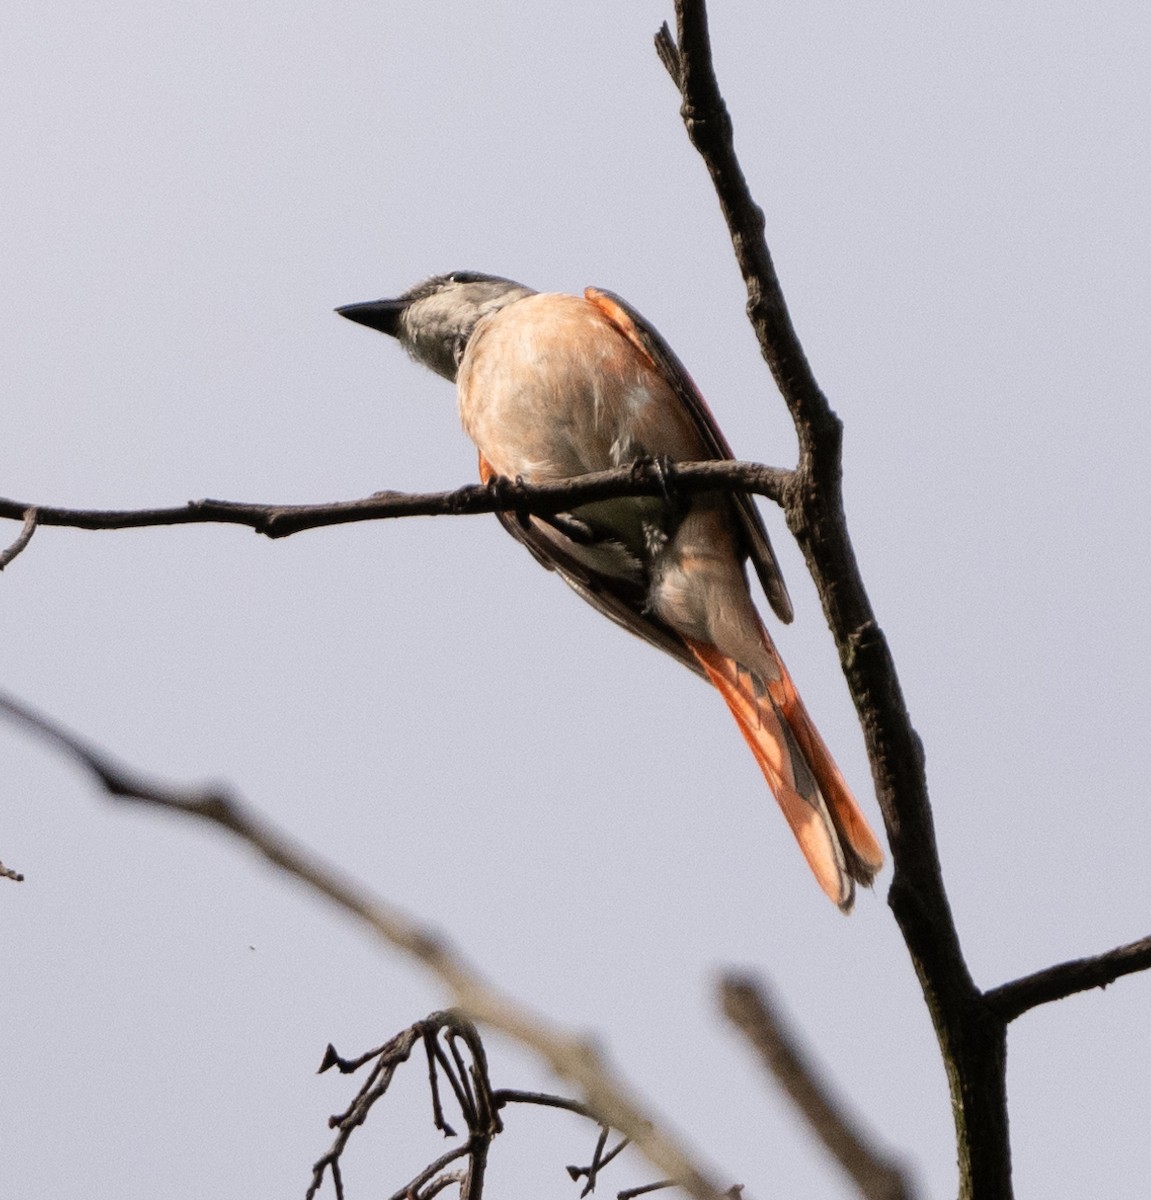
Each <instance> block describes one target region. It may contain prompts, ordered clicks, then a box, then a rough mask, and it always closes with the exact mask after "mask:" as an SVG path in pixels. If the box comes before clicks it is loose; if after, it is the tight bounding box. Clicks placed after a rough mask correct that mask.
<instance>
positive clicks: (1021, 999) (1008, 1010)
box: [984, 937, 1151, 1021]
mask: <svg viewBox="0 0 1151 1200" xmlns="http://www.w3.org/2000/svg"><path fill="white" fill-rule="evenodd" d="M1149 968H1151V937H1145V938H1140V939H1139V941H1137V942H1128V944H1127V945H1126V946H1116V947H1115V949H1114V950H1108V951H1107V952H1106V953H1105V954H1096V955H1094V956H1093V957H1092V958H1076V959H1073V960H1072V961H1070V962H1065V963H1058V964H1057V965H1056V966H1054V967H1046V968H1045V969H1044V970H1042V971H1036V972H1035V973H1034V974H1033V975H1025V976H1024V977H1023V978H1022V979H1016V980H1013V981H1012V982H1011V983H1004V984H1002V985H1000V986H999V987H997V988H992V989H991V991H989V992H985V993H984V1000H986V1002H987V1004H988V1005H989V1006H990V1007H991V1008H992V1009H993V1010H994V1011H995V1012H996V1013H997V1014H998V1015H999V1016H1000V1017H1001V1018H1002V1019H1003V1020H1004V1021H1014V1020H1015V1018H1016V1017H1019V1016H1022V1015H1023V1014H1024V1013H1025V1012H1027V1011H1028V1010H1029V1009H1032V1008H1038V1007H1039V1005H1040V1004H1050V1003H1051V1002H1052V1001H1054V1000H1065V999H1066V998H1067V997H1068V996H1074V995H1075V994H1076V993H1077V992H1087V991H1090V990H1091V989H1092V988H1105V987H1106V986H1107V985H1108V984H1109V983H1114V982H1115V980H1116V979H1119V978H1121V977H1122V976H1124V975H1134V974H1135V973H1136V972H1137V971H1146V970H1148V969H1149Z"/></svg>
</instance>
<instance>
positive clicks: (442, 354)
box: [336, 271, 535, 382]
mask: <svg viewBox="0 0 1151 1200" xmlns="http://www.w3.org/2000/svg"><path fill="white" fill-rule="evenodd" d="M532 295H535V293H534V292H533V291H532V289H531V288H527V287H524V286H523V284H522V283H515V282H514V281H513V280H511V279H502V278H500V276H498V275H481V274H480V273H479V272H478V271H453V272H452V273H451V274H450V275H435V276H433V277H432V278H431V279H426V280H424V282H423V283H417V284H416V286H415V287H413V288H409V289H408V290H407V291H406V292H404V294H403V295H402V296H399V297H397V298H396V299H395V300H369V301H368V302H367V303H366V304H348V305H345V306H344V307H343V308H337V309H336V312H338V313H339V314H340V316H341V317H347V318H348V320H349V321H358V322H359V323H360V324H361V325H367V326H369V328H371V329H378V330H380V332H381V333H388V334H391V336H392V337H394V338H397V339H398V340H399V343H400V345H401V346H403V348H404V349H405V350H406V351H407V352H408V353H409V354H410V355H411V356H412V358H414V359H415V360H416V362H419V363H423V364H424V366H425V367H430V368H431V369H432V370H433V371H435V372H436V374H437V375H442V376H443V377H444V378H445V379H450V380H452V381H453V382H454V381H455V378H456V368H457V367H458V366H459V363H460V359H461V358H462V357H463V354H464V349H465V347H466V346H467V344H468V338H470V337H471V336H472V330H473V329H475V327H476V325H477V324H478V323H479V322H480V321H481V320H482V319H483V318H484V317H486V316H488V315H490V314H491V313H494V312H498V311H499V310H500V309H501V308H504V307H505V306H506V305H508V304H514V303H515V301H517V300H522V299H523V298H524V297H525V296H532Z"/></svg>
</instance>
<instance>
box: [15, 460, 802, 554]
mask: <svg viewBox="0 0 1151 1200" xmlns="http://www.w3.org/2000/svg"><path fill="white" fill-rule="evenodd" d="M792 477H793V473H792V472H791V471H787V470H783V469H781V468H779V467H766V466H763V465H762V464H760V463H749V462H736V461H722V462H698V463H670V462H666V461H655V460H647V459H645V460H641V461H639V462H636V463H633V464H632V465H630V466H627V467H619V468H617V469H616V470H613V471H596V472H593V473H591V474H588V475H581V476H579V477H578V478H576V479H569V480H565V481H563V482H562V483H538V484H529V483H524V482H523V481H522V480H519V479H516V480H511V479H502V478H497V479H493V480H492V481H491V482H490V483H488V484H478V483H477V484H469V485H467V486H465V487H461V488H457V489H456V490H455V491H451V492H392V491H387V492H377V493H376V494H375V495H372V496H368V497H366V498H364V499H362V500H347V501H342V502H337V503H332V504H247V503H243V502H239V501H233V500H190V501H189V502H188V503H187V504H184V505H180V506H179V507H175V508H140V509H83V508H54V507H51V506H49V505H43V504H30V503H29V502H27V501H23V500H6V499H2V498H0V517H6V518H8V519H10V520H14V521H28V514H29V512H30V511H34V512H35V521H36V523H37V524H38V525H40V526H44V525H61V526H65V527H67V528H70V529H141V528H146V527H149V526H159V525H209V524H225V525H247V526H249V527H250V528H252V529H254V530H255V531H256V532H257V533H262V534H264V535H265V536H267V537H270V538H281V537H288V536H289V535H290V534H293V533H300V532H301V531H302V530H305V529H318V528H320V527H322V526H326V525H347V524H350V523H351V522H354V521H380V520H387V519H392V518H395V517H448V516H467V515H472V514H476V513H493V512H501V511H504V512H506V511H522V512H525V513H537V514H539V515H540V516H551V515H554V514H555V513H559V512H565V511H567V510H568V509H571V508H575V507H577V506H579V505H581V504H590V503H591V502H593V501H596V500H609V499H612V498H613V497H615V496H661V495H664V494H665V493H667V492H675V491H681V492H685V493H688V494H691V493H696V492H704V491H708V490H711V489H714V488H716V487H720V488H728V489H731V490H733V491H735V490H738V491H742V492H751V493H753V494H755V495H758V496H766V497H767V498H768V499H769V500H773V501H775V502H776V503H777V504H783V503H784V500H785V496H786V492H787V489H788V487H789V485H790V483H791V480H792ZM29 536H31V534H30V531H29ZM21 548H22V547H21Z"/></svg>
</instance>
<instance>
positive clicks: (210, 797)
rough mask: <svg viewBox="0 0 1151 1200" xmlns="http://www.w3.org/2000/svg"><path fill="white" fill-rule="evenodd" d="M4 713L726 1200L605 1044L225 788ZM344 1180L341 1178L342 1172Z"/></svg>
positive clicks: (689, 1186) (37, 719) (29, 717)
mask: <svg viewBox="0 0 1151 1200" xmlns="http://www.w3.org/2000/svg"><path fill="white" fill-rule="evenodd" d="M0 712H4V713H6V714H7V715H8V716H10V717H12V718H13V719H15V720H16V721H18V722H20V723H22V724H24V725H27V726H28V727H29V728H31V729H33V730H34V731H35V732H36V733H37V734H39V735H40V736H41V737H43V738H45V739H46V740H48V741H49V742H51V743H53V744H54V745H55V746H57V747H58V748H59V749H60V750H62V751H64V752H65V753H66V754H67V755H69V756H70V757H71V758H73V759H75V760H76V761H77V762H78V763H79V764H80V765H81V766H82V767H84V768H85V769H86V770H87V771H89V772H90V773H91V774H92V775H94V776H95V777H96V779H97V780H98V781H99V783H100V785H101V787H102V788H103V789H104V791H106V792H107V793H108V794H109V795H110V796H112V797H114V798H117V799H124V800H133V801H138V802H140V803H143V804H145V805H148V806H150V807H154V808H157V809H160V810H162V811H165V812H173V813H177V814H180V815H183V816H190V817H199V818H202V819H204V820H206V821H208V822H210V823H212V824H213V825H216V826H218V827H220V828H222V829H225V830H227V831H228V832H229V833H231V834H233V835H234V836H235V837H237V838H239V839H240V840H241V841H243V842H245V843H246V844H247V845H248V846H250V847H251V848H252V849H253V850H255V851H256V852H257V853H258V854H259V855H261V856H262V857H263V858H264V859H266V860H267V861H268V862H269V863H271V865H272V866H274V867H276V868H278V869H279V870H281V871H283V872H284V873H285V874H287V875H289V876H290V877H291V878H293V879H295V880H297V881H299V882H301V883H304V884H306V885H307V886H308V887H309V888H311V889H312V890H313V891H316V892H318V893H319V894H321V895H323V896H325V897H327V899H328V900H330V901H331V902H332V903H333V904H335V905H336V906H337V907H338V908H339V909H341V910H342V911H343V912H345V913H349V914H351V915H352V916H354V917H356V918H358V919H359V920H360V922H361V923H362V924H364V925H365V926H366V927H367V928H368V929H369V931H371V932H372V933H373V934H375V935H376V936H377V937H378V938H380V939H381V940H382V941H384V942H386V943H387V944H388V945H389V946H392V947H394V948H395V949H398V950H402V951H403V952H404V953H405V954H407V955H408V956H409V957H411V958H413V959H415V960H416V961H417V962H418V963H420V965H421V966H423V967H424V968H426V969H427V970H428V971H430V972H431V973H432V974H434V975H435V976H436V977H437V978H438V979H439V980H440V982H441V983H443V984H444V985H445V986H446V987H447V988H448V990H449V991H450V992H451V994H452V996H453V998H454V1002H455V1004H456V1005H457V1006H458V1007H459V1008H460V1009H461V1010H462V1011H463V1012H464V1013H465V1014H466V1015H467V1017H468V1018H470V1019H471V1020H474V1021H476V1022H479V1023H482V1024H486V1025H489V1026H491V1027H492V1028H493V1029H498V1030H500V1031H501V1032H503V1033H506V1034H507V1035H508V1036H509V1037H512V1038H514V1039H515V1040H516V1041H518V1042H520V1043H521V1044H522V1045H524V1046H527V1047H528V1048H529V1049H531V1050H533V1051H535V1053H536V1054H537V1055H538V1056H539V1057H540V1058H542V1059H543V1060H544V1061H545V1062H546V1063H547V1064H548V1066H549V1067H550V1068H551V1069H552V1070H553V1071H554V1072H555V1073H556V1074H557V1075H558V1076H559V1077H560V1078H562V1079H566V1080H567V1081H568V1082H570V1083H571V1084H573V1086H575V1087H576V1088H577V1089H578V1091H579V1092H580V1093H581V1095H582V1096H583V1100H584V1103H585V1104H586V1105H587V1108H588V1111H589V1112H591V1113H592V1114H594V1117H595V1119H596V1120H597V1121H599V1122H600V1123H601V1124H604V1125H609V1126H611V1127H612V1128H613V1129H617V1130H619V1132H620V1133H622V1134H623V1135H624V1136H625V1137H628V1138H630V1139H631V1140H632V1141H633V1142H634V1143H635V1144H636V1147H637V1148H638V1149H639V1150H640V1152H641V1153H642V1154H643V1155H644V1156H645V1157H646V1158H647V1159H648V1161H649V1162H650V1163H651V1164H652V1166H654V1167H655V1168H656V1169H657V1170H658V1171H659V1172H660V1174H662V1175H667V1176H668V1177H670V1178H672V1179H675V1180H676V1181H677V1183H678V1184H679V1186H681V1187H682V1188H683V1189H684V1190H685V1191H687V1192H689V1193H690V1194H691V1195H693V1196H695V1197H697V1198H698V1200H721V1198H722V1197H723V1196H724V1189H723V1188H722V1187H721V1186H720V1185H719V1184H718V1183H717V1182H716V1181H715V1177H714V1175H713V1174H712V1172H711V1171H710V1169H709V1168H707V1167H705V1166H703V1165H702V1163H701V1162H700V1161H699V1159H698V1157H697V1156H696V1155H695V1154H694V1153H693V1152H691V1151H689V1150H688V1149H687V1148H686V1147H685V1146H684V1145H683V1144H682V1143H681V1142H680V1141H678V1140H677V1139H676V1138H674V1137H673V1136H672V1135H671V1134H670V1133H668V1132H667V1131H666V1130H664V1129H661V1128H659V1127H657V1125H656V1124H655V1123H654V1121H653V1120H652V1118H651V1116H650V1115H649V1113H648V1112H647V1111H646V1110H645V1108H644V1106H643V1105H642V1103H641V1102H640V1101H639V1099H638V1098H637V1097H635V1096H634V1095H633V1094H632V1092H631V1089H630V1088H629V1087H628V1085H627V1084H626V1083H625V1082H624V1081H623V1079H622V1078H620V1077H619V1076H618V1075H617V1074H616V1073H615V1071H614V1070H613V1068H612V1066H611V1065H610V1063H609V1062H608V1061H607V1058H606V1056H605V1055H604V1054H603V1052H602V1051H601V1050H600V1049H599V1047H598V1046H596V1045H595V1044H593V1043H592V1042H591V1041H590V1040H588V1039H587V1038H581V1037H577V1036H573V1035H571V1034H569V1033H566V1032H564V1031H563V1030H560V1029H558V1028H556V1027H554V1026H553V1025H551V1024H550V1023H549V1022H547V1021H546V1020H545V1019H544V1018H543V1017H541V1016H540V1015H539V1014H537V1013H535V1012H533V1011H531V1010H530V1009H528V1008H527V1007H526V1006H524V1005H522V1004H520V1003H519V1002H518V1001H516V1000H515V999H514V998H513V997H511V996H510V995H508V994H507V993H505V992H501V991H500V990H499V989H498V988H496V987H495V986H494V985H493V984H491V983H489V982H488V981H487V980H486V979H485V978H484V977H483V976H482V975H481V974H480V972H479V971H478V970H477V969H476V968H475V967H473V966H472V965H471V964H470V963H469V962H468V961H467V960H466V959H465V958H464V956H463V955H462V954H461V953H460V952H459V951H458V950H457V949H456V948H455V947H454V946H452V945H451V943H450V942H449V941H448V940H447V938H445V937H444V936H443V935H442V934H440V933H439V932H438V931H436V930H433V929H431V928H429V927H427V926H424V925H421V924H419V923H418V922H417V921H415V920H414V919H413V918H411V917H409V916H408V915H406V914H404V913H402V912H401V911H400V910H399V909H398V908H395V907H393V906H391V905H389V904H386V903H385V902H384V901H382V900H380V899H378V898H377V897H376V896H373V895H372V894H371V893H370V892H368V891H367V889H365V888H363V887H362V886H361V885H360V884H358V883H357V882H355V881H354V880H352V879H351V878H349V877H348V876H347V875H346V874H345V873H344V872H342V871H341V870H340V869H339V868H338V867H336V866H334V865H332V864H330V863H325V862H323V861H321V860H320V859H319V858H318V857H317V856H316V855H314V854H312V853H310V852H309V851H307V850H305V849H304V848H303V847H302V846H300V845H299V844H298V843H296V842H294V841H293V840H292V839H291V838H289V837H288V836H286V835H285V834H284V833H282V832H280V831H279V830H278V829H276V828H275V827H274V826H273V825H272V824H271V823H269V822H268V821H266V820H265V819H264V818H263V817H262V816H261V815H260V814H259V813H257V812H256V811H255V810H254V809H252V808H250V807H248V806H247V805H245V804H243V803H242V802H241V801H240V800H239V799H238V798H237V797H235V796H233V795H231V794H230V793H228V792H227V791H225V790H224V789H222V788H213V789H204V790H197V789H191V788H177V787H173V786H170V785H168V784H164V783H160V782H157V781H154V780H147V779H145V778H144V777H143V776H140V775H137V774H136V773H135V772H133V771H131V770H130V769H129V768H127V767H126V766H124V765H123V764H121V763H119V762H117V761H116V760H115V759H113V758H112V757H111V755H109V754H106V753H105V752H104V751H102V750H98V749H96V748H95V747H94V746H92V745H91V744H90V743H88V742H86V741H85V740H84V739H82V738H80V737H78V736H76V735H75V734H73V733H70V732H68V731H67V730H65V729H64V728H63V727H62V726H61V725H59V724H58V723H56V722H54V721H50V720H48V719H47V718H46V717H43V716H41V715H39V714H37V713H34V712H33V711H32V710H31V709H29V708H28V707H27V706H25V705H22V704H19V703H17V702H16V701H15V700H13V699H12V698H11V697H8V696H5V695H3V694H2V693H0ZM327 1061H328V1056H326V1057H325V1062H327ZM336 1176H337V1179H338V1171H337V1172H336ZM338 1186H342V1185H338ZM472 1200H476V1198H475V1197H472Z"/></svg>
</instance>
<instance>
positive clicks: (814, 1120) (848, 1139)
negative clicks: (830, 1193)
mask: <svg viewBox="0 0 1151 1200" xmlns="http://www.w3.org/2000/svg"><path fill="white" fill-rule="evenodd" d="M720 997H721V999H722V1001H723V1011H724V1013H725V1014H726V1016H727V1017H728V1019H729V1020H730V1021H731V1022H732V1023H733V1024H734V1025H735V1026H736V1027H737V1028H738V1029H739V1030H740V1032H741V1033H742V1034H743V1035H744V1037H746V1038H747V1040H748V1041H749V1042H750V1043H751V1045H752V1046H753V1047H754V1049H755V1050H756V1051H757V1052H758V1054H759V1057H760V1059H761V1060H762V1061H763V1064H764V1066H765V1067H767V1069H768V1070H769V1071H770V1072H771V1074H772V1075H773V1076H774V1077H775V1079H776V1081H777V1082H778V1083H779V1085H780V1087H782V1088H783V1090H784V1091H785V1092H786V1093H787V1094H788V1096H790V1097H791V1100H792V1102H793V1103H794V1104H795V1106H796V1108H798V1109H799V1111H800V1112H801V1113H802V1114H803V1116H804V1118H805V1119H806V1121H807V1123H808V1125H809V1126H810V1128H811V1130H812V1132H813V1133H814V1134H815V1135H816V1137H818V1138H819V1140H820V1141H821V1142H822V1143H823V1144H824V1146H826V1147H827V1149H828V1150H829V1151H830V1153H831V1155H832V1156H833V1157H834V1158H835V1160H836V1161H837V1162H838V1163H839V1165H840V1166H841V1167H842V1168H843V1169H844V1170H845V1171H846V1172H847V1173H848V1175H850V1176H851V1178H852V1180H854V1182H855V1186H856V1187H857V1188H858V1189H859V1193H860V1195H861V1196H863V1197H865V1198H866V1200H912V1197H913V1196H914V1192H913V1190H912V1188H911V1185H910V1183H909V1182H908V1180H907V1178H906V1176H905V1174H904V1172H903V1171H902V1169H900V1168H899V1167H898V1166H897V1165H896V1164H895V1163H894V1162H893V1161H892V1160H890V1159H889V1158H886V1157H885V1156H884V1155H883V1154H881V1153H880V1152H879V1151H878V1150H877V1149H876V1148H874V1147H873V1146H872V1145H871V1144H870V1139H869V1138H868V1136H867V1135H866V1134H865V1133H864V1132H863V1130H862V1129H861V1128H860V1127H859V1126H858V1124H857V1123H856V1122H855V1121H854V1120H852V1118H851V1117H849V1116H848V1114H847V1112H846V1111H845V1106H844V1104H843V1102H842V1101H841V1100H839V1099H837V1098H836V1097H835V1096H834V1095H833V1094H832V1091H831V1087H830V1085H829V1084H828V1082H827V1080H826V1079H823V1078H821V1077H820V1072H819V1071H818V1070H817V1068H816V1067H815V1065H814V1064H813V1063H812V1061H811V1060H810V1058H809V1056H808V1055H807V1053H806V1052H805V1051H804V1049H803V1047H802V1046H801V1045H800V1044H799V1040H798V1038H797V1037H796V1035H795V1034H794V1033H793V1032H792V1031H791V1030H789V1029H788V1028H787V1026H786V1025H785V1024H784V1022H783V1020H782V1018H781V1017H780V1014H779V1012H778V1011H777V1009H776V1007H775V1005H774V1004H773V1003H772V1001H771V998H770V997H769V996H768V994H767V991H766V989H765V988H764V986H763V985H762V984H761V983H758V982H757V981H755V980H754V979H751V978H749V977H747V976H743V975H729V976H727V977H726V978H725V979H723V980H721V981H720Z"/></svg>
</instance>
